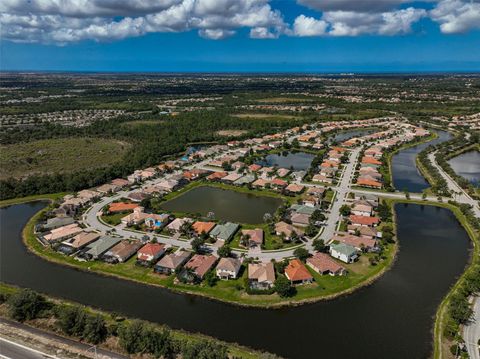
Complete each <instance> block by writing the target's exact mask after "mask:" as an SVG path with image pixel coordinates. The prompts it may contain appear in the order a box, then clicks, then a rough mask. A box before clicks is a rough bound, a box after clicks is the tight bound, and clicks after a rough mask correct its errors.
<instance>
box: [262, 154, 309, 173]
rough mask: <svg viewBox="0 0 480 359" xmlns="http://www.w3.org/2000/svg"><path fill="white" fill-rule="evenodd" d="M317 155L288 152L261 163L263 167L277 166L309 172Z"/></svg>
mask: <svg viewBox="0 0 480 359" xmlns="http://www.w3.org/2000/svg"><path fill="white" fill-rule="evenodd" d="M314 158H315V155H313V154H311V153H305V152H288V153H287V154H285V155H284V154H283V153H279V154H272V155H268V156H266V157H265V158H264V159H263V160H262V161H260V162H259V164H261V165H262V166H269V167H272V166H277V167H282V168H288V169H290V168H293V169H294V170H295V171H300V170H308V169H309V168H310V164H311V163H312V161H313V159H314Z"/></svg>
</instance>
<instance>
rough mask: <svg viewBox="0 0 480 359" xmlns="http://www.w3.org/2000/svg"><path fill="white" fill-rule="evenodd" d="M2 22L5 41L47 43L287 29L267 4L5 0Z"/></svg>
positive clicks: (238, 0) (237, 0) (264, 34)
mask: <svg viewBox="0 0 480 359" xmlns="http://www.w3.org/2000/svg"><path fill="white" fill-rule="evenodd" d="M0 24H1V36H2V38H3V39H6V40H11V41H21V42H44V43H49V42H54V43H67V42H72V41H81V40H85V39H93V40H98V41H111V40H117V39H122V38H126V37H132V36H141V35H144V34H146V33H151V32H180V31H189V30H192V29H197V30H198V32H199V35H200V36H202V37H205V38H208V39H216V40H219V39H224V38H226V37H229V36H232V35H233V34H235V32H236V31H235V29H238V28H242V27H247V28H251V29H252V32H251V36H252V37H255V38H269V37H270V36H271V35H274V36H278V35H277V34H280V33H283V31H285V30H287V28H288V25H287V24H285V22H284V20H283V16H282V14H281V13H280V12H279V11H277V10H274V9H272V8H271V6H270V4H269V3H268V0H144V1H132V0H30V1H28V2H27V1H24V0H3V1H2V2H1V3H0ZM254 29H255V30H254ZM260 29H265V30H260Z"/></svg>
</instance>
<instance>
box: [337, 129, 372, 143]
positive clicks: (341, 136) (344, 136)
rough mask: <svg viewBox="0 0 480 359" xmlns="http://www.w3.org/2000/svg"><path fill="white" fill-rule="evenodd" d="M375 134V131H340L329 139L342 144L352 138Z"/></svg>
mask: <svg viewBox="0 0 480 359" xmlns="http://www.w3.org/2000/svg"><path fill="white" fill-rule="evenodd" d="M373 132H375V130H372V129H370V130H353V131H352V130H350V131H342V132H339V133H337V134H336V135H334V136H333V137H330V138H331V140H332V141H335V142H343V141H346V140H349V139H351V138H353V137H362V136H366V135H369V134H371V133H373Z"/></svg>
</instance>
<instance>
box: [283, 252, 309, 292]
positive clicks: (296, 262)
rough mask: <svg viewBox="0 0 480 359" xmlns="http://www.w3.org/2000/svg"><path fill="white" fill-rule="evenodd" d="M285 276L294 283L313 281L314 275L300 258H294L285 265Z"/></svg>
mask: <svg viewBox="0 0 480 359" xmlns="http://www.w3.org/2000/svg"><path fill="white" fill-rule="evenodd" d="M285 276H286V277H287V279H288V280H289V281H290V282H291V283H292V284H294V285H296V284H306V283H312V282H313V276H312V275H311V274H310V272H309V271H308V269H307V267H305V265H304V264H303V263H302V262H301V261H300V259H297V258H295V259H292V260H290V262H289V263H288V265H287V266H286V267H285Z"/></svg>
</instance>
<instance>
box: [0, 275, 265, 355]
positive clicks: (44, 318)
mask: <svg viewBox="0 0 480 359" xmlns="http://www.w3.org/2000/svg"><path fill="white" fill-rule="evenodd" d="M20 290H21V289H20V288H18V287H15V286H12V285H8V284H5V283H0V295H1V296H2V298H3V299H5V298H7V297H9V296H11V295H14V294H16V293H19V292H20ZM42 295H43V296H44V297H45V298H46V300H47V302H48V303H50V304H51V305H52V306H53V307H57V308H58V307H64V306H66V307H73V306H80V305H79V304H77V303H74V302H71V301H67V300H63V299H59V298H54V297H49V296H46V295H44V294H42ZM81 307H82V308H84V309H85V310H86V312H87V313H89V314H98V315H100V316H101V317H102V318H103V320H104V321H105V324H106V326H107V327H108V328H113V327H117V326H119V325H125V324H127V325H128V324H130V323H131V322H132V321H133V320H134V319H132V318H124V317H119V316H118V315H117V314H115V313H110V312H106V311H102V310H99V309H96V308H92V307H84V306H81ZM8 312H9V311H8V308H7V304H6V303H0V316H1V317H7V318H8V317H9V316H8ZM53 312H54V310H53V309H50V310H49V311H47V312H45V313H42V314H41V315H40V316H39V318H35V319H32V320H28V321H27V322H26V324H28V325H29V326H32V327H36V328H39V329H42V330H44V331H46V332H52V333H55V334H57V335H60V336H64V337H65V334H64V333H62V332H61V330H60V328H59V327H58V325H57V323H56V322H57V320H56V319H54V314H53ZM150 324H151V325H153V326H154V327H155V328H156V329H158V330H163V329H167V330H168V331H169V333H170V334H171V337H172V339H173V340H175V341H177V342H197V343H202V342H203V341H205V340H208V341H214V342H215V343H217V344H219V345H223V346H225V347H226V348H227V353H228V356H229V357H230V358H243V359H254V358H261V357H263V356H265V357H271V354H268V353H264V352H260V351H256V350H253V349H250V348H247V347H244V346H240V345H238V344H235V343H227V342H224V341H220V340H218V339H215V338H212V337H209V336H206V335H202V334H198V333H189V332H186V331H183V330H173V329H170V328H168V327H167V326H165V325H160V324H156V323H150ZM69 339H76V338H72V337H69ZM99 347H100V348H104V349H106V350H110V351H114V352H117V353H120V354H123V355H127V353H126V352H125V351H124V350H123V349H122V348H121V346H120V345H119V342H118V338H117V337H116V336H115V335H112V336H110V338H108V339H107V340H106V341H105V342H103V343H102V344H100V345H99ZM142 357H146V358H150V357H153V356H142Z"/></svg>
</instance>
